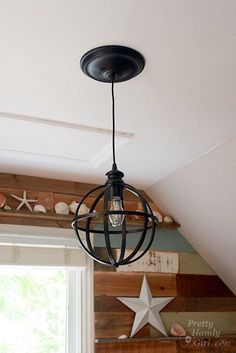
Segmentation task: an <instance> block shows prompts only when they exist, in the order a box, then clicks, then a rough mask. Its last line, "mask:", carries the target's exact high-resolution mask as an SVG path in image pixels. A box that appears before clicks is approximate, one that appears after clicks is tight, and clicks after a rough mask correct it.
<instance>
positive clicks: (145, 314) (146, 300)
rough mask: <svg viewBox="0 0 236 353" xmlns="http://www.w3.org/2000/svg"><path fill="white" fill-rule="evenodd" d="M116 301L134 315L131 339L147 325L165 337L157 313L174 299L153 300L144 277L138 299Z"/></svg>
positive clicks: (164, 331)
mask: <svg viewBox="0 0 236 353" xmlns="http://www.w3.org/2000/svg"><path fill="white" fill-rule="evenodd" d="M117 299H118V300H119V301H121V302H122V303H123V304H125V305H126V306H128V307H129V308H130V309H131V310H133V311H134V312H135V313H136V314H135V318H134V322H133V327H132V331H131V335H130V337H133V336H134V335H135V334H136V333H137V332H138V331H139V330H141V328H142V327H144V326H145V325H146V324H147V323H149V324H151V325H152V326H153V327H155V328H156V329H157V330H158V331H160V332H161V333H162V334H163V335H165V336H167V333H166V330H165V327H164V325H163V322H162V319H161V317H160V314H159V312H160V311H161V310H162V309H163V308H164V307H165V306H166V305H167V304H168V303H170V302H171V301H172V300H173V299H174V297H165V298H153V297H152V293H151V290H150V288H149V285H148V281H147V279H146V276H144V278H143V283H142V287H141V291H140V295H139V298H121V297H118V298H117Z"/></svg>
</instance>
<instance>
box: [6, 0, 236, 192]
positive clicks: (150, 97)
mask: <svg viewBox="0 0 236 353" xmlns="http://www.w3.org/2000/svg"><path fill="white" fill-rule="evenodd" d="M235 18H236V1H235V0H232V1H231V0H227V1H222V0H179V1H175V0H149V1H148V2H144V1H143V0H128V1H127V0H120V1H115V0H93V1H82V0H41V1H32V0H21V1H18V0H10V1H6V0H5V1H4V0H0V48H1V49H0V112H1V113H0V129H1V130H0V131H1V136H2V137H1V139H0V165H1V171H5V172H14V173H20V174H28V175H38V176H45V177H55V178H65V179H70V180H85V181H96V182H101V181H102V180H103V178H104V174H105V172H106V171H107V170H108V169H109V168H110V165H111V161H110V159H109V158H110V155H109V153H107V149H108V147H109V138H108V137H109V134H108V133H107V131H100V130H98V129H99V128H101V129H106V130H107V129H110V126H111V116H110V112H111V107H110V101H111V98H110V86H109V85H107V84H103V83H99V82H96V81H93V80H91V79H89V78H87V77H86V76H85V75H84V74H83V73H82V72H81V70H80V67H79V60H80V57H81V56H82V55H83V54H84V53H85V52H86V51H87V50H89V49H91V48H93V47H96V46H100V45H106V44H121V45H127V46H131V47H133V48H135V49H137V50H139V51H140V52H141V53H142V54H143V55H144V56H145V58H146V67H145V69H144V71H143V73H142V74H141V75H140V76H138V77H137V78H135V79H133V80H131V81H128V82H126V83H120V84H117V85H116V94H117V128H118V130H119V132H120V136H119V139H120V140H119V141H118V142H119V153H118V157H117V159H118V166H119V167H120V169H121V170H123V171H124V172H125V175H126V180H127V181H128V182H132V183H134V184H135V185H136V186H139V187H143V188H147V187H148V186H150V185H152V184H153V183H155V182H156V181H158V180H160V179H162V178H164V177H166V176H167V175H169V174H170V173H172V172H173V171H175V170H177V169H179V168H181V167H182V166H184V165H186V164H188V163H189V162H191V161H192V160H194V159H196V158H198V157H199V156H201V155H202V154H205V153H207V152H208V151H210V150H211V149H214V148H215V147H216V146H217V145H219V144H221V143H222V142H224V141H225V140H227V139H228V138H230V137H231V136H232V135H234V134H235V133H236V119H235V112H236V99H235V93H236V92H235V87H236V75H235V72H236V25H235ZM6 113H7V114H6ZM34 118H37V119H36V120H35V122H34ZM41 119H48V120H49V121H46V122H44V121H43V120H41ZM50 121H52V122H54V124H52V123H50ZM77 125H78V126H77ZM124 133H126V134H128V135H126V134H124ZM97 160H98V163H97Z"/></svg>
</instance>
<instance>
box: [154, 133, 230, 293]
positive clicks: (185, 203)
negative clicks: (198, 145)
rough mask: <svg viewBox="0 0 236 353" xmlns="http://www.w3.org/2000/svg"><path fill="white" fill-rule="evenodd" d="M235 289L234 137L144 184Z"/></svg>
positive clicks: (198, 249)
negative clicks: (192, 160) (190, 161)
mask: <svg viewBox="0 0 236 353" xmlns="http://www.w3.org/2000/svg"><path fill="white" fill-rule="evenodd" d="M148 194H149V195H150V196H151V197H152V198H153V199H154V200H156V201H158V203H159V205H161V207H163V209H164V210H165V211H166V212H167V213H168V214H171V215H173V217H176V219H178V221H179V222H180V223H181V225H182V227H181V229H180V231H181V233H182V234H183V235H184V236H185V237H186V239H187V240H188V241H189V242H190V243H191V244H192V245H193V246H194V247H195V248H196V250H197V251H198V252H199V253H200V254H201V255H202V256H203V257H204V258H205V260H207V262H208V263H209V265H210V266H211V267H212V268H213V270H214V271H215V272H216V273H217V274H218V275H219V276H221V278H222V279H223V280H224V281H225V283H226V284H227V285H228V286H229V287H230V288H231V289H232V290H233V291H234V293H235V294H236V271H235V268H236V256H235V252H236V202H235V200H236V137H234V138H232V139H230V140H229V141H227V142H225V143H224V144H222V145H221V146H220V147H218V148H217V149H215V150H214V151H212V152H210V153H208V154H207V155H205V156H203V157H201V158H199V159H198V160H197V161H195V162H193V163H191V164H189V165H188V166H185V167H183V168H182V169H180V170H178V171H176V172H174V173H173V174H171V175H170V176H168V177H167V178H165V179H163V180H161V181H160V182H158V183H156V184H155V185H153V186H152V187H151V188H149V189H148Z"/></svg>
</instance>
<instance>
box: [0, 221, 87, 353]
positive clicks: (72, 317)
mask: <svg viewBox="0 0 236 353" xmlns="http://www.w3.org/2000/svg"><path fill="white" fill-rule="evenodd" d="M14 227H15V226H10V228H9V226H7V228H6V226H3V225H0V353H84V352H86V353H92V352H93V325H92V313H93V310H92V309H93V308H92V302H93V293H92V265H91V262H90V261H88V259H87V258H86V257H85V255H84V253H83V252H82V250H81V249H79V248H76V247H75V246H73V245H72V244H70V246H69V247H68V245H67V244H66V247H65V246H63V237H62V233H61V234H60V235H59V236H60V241H57V237H58V233H56V232H55V234H56V236H55V237H52V229H50V230H47V229H45V228H41V229H37V231H36V229H33V227H32V229H31V231H30V234H29V233H27V232H29V227H17V228H14ZM24 228H27V229H25V232H24ZM35 228H36V227H35ZM37 228H38V227H37ZM39 231H41V232H43V233H42V234H44V244H42V236H40V232H39ZM59 233H60V232H59ZM64 233H65V234H64V237H65V239H66V241H68V238H71V239H70V242H71V241H72V237H74V234H73V233H71V232H70V230H64ZM27 234H28V235H27ZM45 234H47V236H46V237H45ZM37 238H38V239H39V241H38V242H37ZM51 238H53V245H52V244H51V243H52V240H51ZM9 239H11V242H9ZM32 239H33V241H32ZM37 243H40V244H38V245H37ZM56 243H58V244H59V246H57V245H56ZM65 243H66V242H65ZM76 245H77V243H76Z"/></svg>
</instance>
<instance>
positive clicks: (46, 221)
mask: <svg viewBox="0 0 236 353" xmlns="http://www.w3.org/2000/svg"><path fill="white" fill-rule="evenodd" d="M94 186H95V185H92V184H85V183H75V182H68V181H60V180H54V179H44V178H36V177H28V176H21V175H13V174H4V173H0V193H3V194H5V195H6V196H7V202H8V204H10V206H11V207H12V211H11V212H5V211H4V210H1V212H0V223H8V224H26V225H39V226H47V227H66V228H70V223H71V215H70V216H68V217H65V216H58V215H56V214H55V212H54V206H55V203H56V202H58V201H65V202H67V203H68V204H69V203H70V202H71V201H73V200H76V201H79V200H80V199H81V197H82V196H83V195H84V194H85V193H86V192H87V191H88V190H91V189H92V188H93V187H94ZM23 190H26V191H27V193H28V196H30V198H37V199H38V203H41V204H43V205H44V206H45V207H46V208H47V210H48V213H47V214H46V215H40V214H31V213H29V212H28V211H27V210H24V211H23V210H22V212H18V213H17V212H16V211H15V209H16V206H17V204H16V202H15V200H14V199H12V198H11V197H10V194H11V193H15V194H17V195H21V194H22V191H23ZM145 197H147V196H146V195H145ZM133 201H134V200H133V199H132V197H131V198H130V200H129V202H130V203H132V202H133ZM149 202H150V203H151V204H152V207H153V208H154V209H155V210H159V208H158V206H157V205H155V204H153V203H152V200H150V199H149ZM88 206H89V205H88ZM159 211H160V210H159ZM178 227H179V225H178V224H177V223H176V224H174V225H173V226H171V225H169V226H167V227H166V225H164V228H163V230H161V231H163V232H165V231H166V234H165V233H162V239H164V238H166V236H167V237H168V242H167V243H168V244H169V245H170V248H169V250H171V251H173V250H174V251H175V250H176V251H182V252H179V258H180V267H179V269H180V273H178V274H167V273H147V278H148V281H149V284H150V288H151V291H152V295H153V296H174V297H175V299H174V300H173V301H172V302H171V303H170V304H169V305H168V306H166V307H165V308H164V309H163V311H162V313H161V316H162V319H163V322H164V325H165V327H166V329H167V331H168V332H169V331H170V327H171V325H172V323H173V322H177V323H180V324H182V325H183V326H186V324H187V323H188V321H189V320H190V319H191V320H195V321H198V322H199V321H201V320H212V321H213V322H214V327H216V328H217V329H219V330H220V331H221V334H222V335H227V337H226V341H227V339H228V340H229V335H232V334H236V298H235V296H234V295H233V293H232V292H231V291H230V290H229V289H228V288H227V287H226V286H225V285H224V283H223V282H222V281H221V280H220V279H219V278H218V277H217V276H216V275H215V274H214V272H213V271H212V270H211V269H210V268H209V266H208V265H207V264H206V262H205V261H204V260H203V259H201V257H200V256H199V255H198V254H197V253H196V252H194V251H193V249H192V248H191V246H189V247H188V249H189V252H188V249H184V250H183V249H182V250H180V248H179V247H178V244H177V242H176V240H177V239H180V240H181V238H180V237H181V235H180V234H177V232H176V234H175V237H173V238H172V235H171V232H173V231H172V229H176V228H178ZM168 228H169V230H168V231H167V230H166V229H168ZM174 238H175V241H174ZM172 239H173V241H172ZM167 243H166V244H167ZM166 244H165V250H166V251H168V247H167V248H166ZM159 245H160V244H159ZM175 246H176V249H175ZM183 251H186V252H183ZM104 269H105V268H101V267H99V266H96V267H95V273H94V289H95V298H94V307H95V336H96V339H98V340H101V339H114V338H115V339H116V338H117V337H119V336H120V335H127V336H129V335H130V332H131V327H132V322H133V318H134V313H133V312H132V311H131V310H129V309H128V308H127V307H126V306H124V305H123V304H122V303H120V302H119V301H118V300H117V299H116V297H117V296H138V295H139V291H140V287H141V283H142V278H143V273H118V272H110V271H107V272H104V271H103V270H104ZM187 330H188V327H187ZM160 336H161V335H160V334H159V333H158V331H156V330H155V329H154V328H153V327H151V326H150V325H146V326H145V327H144V328H143V329H142V330H141V331H140V332H138V333H137V335H136V337H139V339H141V341H138V342H136V341H131V342H121V341H118V342H117V341H116V342H110V343H109V342H108V343H106V342H100V343H96V353H113V352H115V353H154V352H155V353H175V352H187V353H188V352H189V353H190V352H202V353H211V352H213V351H214V352H218V353H223V352H231V353H233V352H234V353H235V352H236V348H235V347H236V345H235V341H234V340H233V339H231V338H230V340H231V341H232V344H231V345H230V346H229V347H226V346H224V345H223V346H219V345H217V346H216V345H215V346H214V347H209V346H208V345H207V343H208V342H206V344H205V345H203V346H201V347H198V346H197V345H196V346H194V345H187V346H186V345H184V344H183V342H182V341H179V340H177V341H175V340H173V338H172V340H169V341H163V340H158V341H153V340H156V337H157V338H158V337H159V338H158V339H160ZM213 341H214V339H213ZM203 343H204V342H203ZM213 343H214V342H213ZM84 353H85V352H84ZM86 353H89V352H86Z"/></svg>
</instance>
